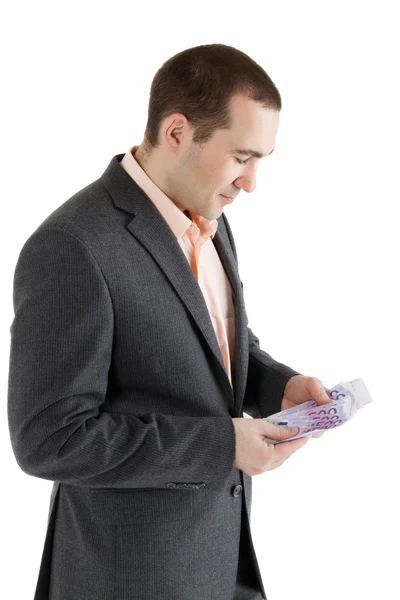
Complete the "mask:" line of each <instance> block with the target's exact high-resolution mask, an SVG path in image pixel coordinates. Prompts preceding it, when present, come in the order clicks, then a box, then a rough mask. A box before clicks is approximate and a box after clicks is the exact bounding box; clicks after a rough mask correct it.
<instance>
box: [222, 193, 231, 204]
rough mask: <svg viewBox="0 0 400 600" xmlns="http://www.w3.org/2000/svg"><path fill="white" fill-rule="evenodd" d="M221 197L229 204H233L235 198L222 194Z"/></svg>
mask: <svg viewBox="0 0 400 600" xmlns="http://www.w3.org/2000/svg"><path fill="white" fill-rule="evenodd" d="M220 196H222V197H223V198H225V200H227V201H228V202H233V201H234V198H230V197H229V196H224V194H220Z"/></svg>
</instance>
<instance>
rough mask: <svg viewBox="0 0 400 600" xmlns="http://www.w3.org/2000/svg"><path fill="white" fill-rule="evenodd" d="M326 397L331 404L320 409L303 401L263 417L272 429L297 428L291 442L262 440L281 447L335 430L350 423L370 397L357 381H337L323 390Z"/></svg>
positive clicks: (287, 439)
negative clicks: (287, 443)
mask: <svg viewBox="0 0 400 600" xmlns="http://www.w3.org/2000/svg"><path fill="white" fill-rule="evenodd" d="M327 394H328V396H329V397H330V398H332V402H329V403H327V404H324V405H321V404H317V403H316V402H315V401H314V400H307V401H306V402H303V403H302V404H299V405H298V406H295V407H294V408H288V409H287V410H282V411H281V412H279V413H275V414H274V415H270V416H269V417H264V420H265V421H268V422H269V423H273V424H274V425H281V426H283V427H298V428H299V432H298V434H297V435H295V436H293V437H291V438H286V439H285V440H280V441H277V440H271V439H270V438H267V437H264V440H265V441H266V442H267V443H268V444H281V443H282V442H287V441H289V440H296V439H297V438H301V437H304V436H307V435H311V434H312V433H315V432H317V431H326V430H327V429H333V427H339V426H340V425H343V424H344V423H346V422H347V421H348V420H349V419H351V417H353V416H354V415H355V413H356V412H357V410H358V409H359V408H362V407H363V406H364V405H365V404H369V403H370V402H372V398H371V395H370V393H369V391H368V389H367V386H366V385H365V383H364V381H363V379H362V378H361V377H358V379H352V380H351V381H341V382H340V383H338V384H337V385H335V386H334V387H333V388H331V389H330V390H327Z"/></svg>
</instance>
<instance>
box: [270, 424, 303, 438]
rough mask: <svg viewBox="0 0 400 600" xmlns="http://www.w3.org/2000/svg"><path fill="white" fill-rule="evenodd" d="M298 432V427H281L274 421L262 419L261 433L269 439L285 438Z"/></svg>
mask: <svg viewBox="0 0 400 600" xmlns="http://www.w3.org/2000/svg"><path fill="white" fill-rule="evenodd" d="M298 433H299V428H298V427H282V426H281V425H275V424H274V423H269V422H268V421H264V427H263V434H264V435H265V436H266V437H269V438H270V439H271V440H278V441H280V440H285V439H287V438H291V437H294V436H295V435H297V434H298Z"/></svg>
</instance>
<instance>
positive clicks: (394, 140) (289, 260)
mask: <svg viewBox="0 0 400 600" xmlns="http://www.w3.org/2000/svg"><path fill="white" fill-rule="evenodd" d="M396 4H397V3H396V2H388V1H386V2H385V1H381V2H379V3H378V2H365V1H362V2H361V1H360V2H355V1H349V0H347V1H341V2H338V1H336V2H332V3H327V2H317V1H314V2H311V1H304V0H303V1H302V2H297V1H291V2H287V1H286V2H285V1H281V2H267V1H262V2H261V1H259V2H251V3H246V2H232V1H230V2H222V1H221V2H219V3H217V2H213V3H210V4H201V3H196V4H193V5H191V4H190V3H188V2H174V1H172V2H167V3H161V2H160V3H159V4H157V3H138V4H136V3H134V2H133V1H131V2H112V3H111V2H109V3H100V2H80V3H79V4H78V3H73V2H72V3H71V2H68V3H67V2H65V3H61V2H32V3H31V2H15V3H8V7H7V10H6V11H4V9H3V10H2V18H1V22H2V25H1V30H2V31H1V34H2V35H1V36H0V39H1V46H2V48H1V50H2V52H1V56H2V63H3V64H2V67H3V68H2V71H3V76H2V80H3V92H2V98H1V103H2V108H1V130H2V136H1V137H2V143H1V163H2V200H3V202H2V211H3V213H2V215H3V218H2V235H1V243H2V262H3V266H2V273H3V276H2V281H3V290H2V311H1V326H2V337H1V339H2V345H1V352H2V361H1V383H2V385H3V394H2V396H3V418H2V419H1V427H2V431H1V438H0V439H1V456H2V472H3V479H2V494H1V496H2V510H1V515H2V523H1V531H2V535H1V546H2V548H1V550H2V553H3V560H2V564H3V567H6V569H5V571H4V572H3V575H2V583H1V586H2V595H3V596H4V598H7V600H21V599H28V598H33V593H34V589H35V586H36V580H37V575H38V570H39V563H40V559H41V553H42V549H43V543H44V535H45V529H46V524H47V516H48V507H49V498H50V491H51V486H52V482H49V481H45V480H41V479H38V478H34V477H29V476H27V475H26V474H25V473H23V472H22V471H21V470H20V469H19V467H18V465H17V463H16V462H15V459H14V455H13V453H12V449H11V445H10V440H9V434H8V428H7V413H6V396H7V373H8V354H9V341H10V338H9V328H10V325H11V322H12V319H13V306H12V278H13V273H14V267H15V263H16V260H17V256H18V253H19V251H20V249H21V247H22V245H23V243H24V242H25V240H26V239H27V237H28V236H29V235H30V234H31V233H32V232H33V231H34V229H36V227H37V226H38V225H39V224H40V223H41V222H42V221H43V220H44V219H45V218H46V217H47V216H48V214H49V213H50V212H52V211H53V210H54V209H55V208H56V207H57V206H59V205H60V204H62V203H63V202H64V201H65V200H67V199H68V198H69V197H70V196H71V195H72V194H74V193H75V192H76V191H78V190H79V189H81V188H82V187H84V186H86V185H87V184H88V183H90V182H91V181H93V180H95V179H97V178H98V177H99V176H100V175H101V173H103V171H104V170H105V168H106V167H107V165H108V163H109V161H110V160H111V157H112V156H113V155H115V154H118V153H122V152H126V151H127V150H128V148H129V147H131V146H132V145H133V144H139V143H140V142H141V141H142V139H143V133H144V128H145V123H146V119H147V102H148V94H149V90H150V84H151V80H152V78H153V76H154V74H155V72H156V70H157V69H158V68H159V67H160V66H161V64H162V63H163V62H164V61H165V60H167V58H169V57H170V56H172V55H174V54H175V53H177V52H179V51H181V50H183V49H185V48H188V47H192V46H196V45H200V44H206V43H224V44H228V45H232V46H235V47H237V48H238V49H240V50H242V51H244V52H246V53H247V54H249V55H250V56H251V57H252V58H253V59H255V60H256V61H257V62H258V63H259V64H261V66H263V68H264V69H265V70H266V71H267V73H268V74H269V75H270V76H271V78H272V79H273V81H274V83H275V84H276V85H277V87H278V89H279V91H280V93H281V96H282V102H283V108H282V111H281V125H280V129H279V132H278V137H277V144H276V150H275V152H274V153H273V154H272V155H271V156H270V157H268V158H265V159H264V160H262V161H260V164H259V168H258V177H257V188H256V190H255V192H254V193H252V194H251V195H250V194H247V193H246V192H244V191H242V192H241V193H240V195H239V197H238V198H237V200H236V201H235V202H234V204H233V205H230V206H227V207H226V208H225V212H226V215H227V216H228V218H229V221H230V223H231V226H232V229H233V232H234V235H235V240H236V244H237V249H238V254H239V267H240V274H241V279H242V281H243V283H244V292H245V299H246V307H247V313H248V316H249V325H250V327H251V328H252V329H253V331H254V333H255V334H256V335H257V336H258V337H259V338H260V343H261V347H262V348H263V349H264V350H266V351H267V352H269V353H270V354H272V356H273V357H274V358H275V359H277V360H279V361H281V362H284V363H285V364H287V365H290V366H291V367H293V368H294V369H296V370H298V371H299V372H301V373H303V374H305V375H313V376H316V377H318V378H320V379H321V380H322V381H323V383H324V385H325V386H326V387H332V386H333V385H334V384H336V383H338V382H339V381H342V380H344V381H345V380H347V379H353V378H356V377H363V379H364V381H365V383H366V384H367V386H368V389H369V390H370V393H371V395H372V397H373V400H374V402H373V403H372V404H370V405H368V406H366V407H364V408H363V409H362V410H361V411H360V412H359V413H358V414H357V415H356V416H355V417H354V419H353V420H351V421H350V422H349V423H347V424H346V425H344V426H343V427H341V428H338V429H336V430H334V431H330V432H327V433H325V434H324V435H323V436H322V438H320V439H311V440H310V441H309V442H308V443H307V445H306V446H305V447H304V448H302V449H301V450H299V451H298V452H297V453H296V454H295V455H293V456H292V457H291V458H290V459H289V460H288V461H287V462H286V463H285V464H284V465H283V466H282V467H280V468H278V469H276V470H274V471H271V472H266V473H264V474H262V475H258V476H255V477H253V510H252V515H251V519H252V521H251V525H252V531H253V539H254V544H255V547H256V552H257V556H258V560H259V564H260V569H261V571H262V575H263V580H264V585H265V588H266V592H267V596H268V600H293V598H296V600H305V599H307V600H314V599H315V600H321V598H323V599H324V600H331V599H332V600H337V599H338V598H340V599H341V600H350V599H351V600H353V599H354V598H362V599H363V600H370V599H371V600H372V599H374V600H375V599H376V598H385V600H389V599H392V598H399V597H400V591H399V584H398V572H397V570H398V560H399V550H398V544H399V534H400V527H399V516H398V511H399V505H400V496H399V492H398V473H399V470H398V463H399V454H400V453H399V444H398V423H399V417H400V410H399V386H398V373H399V365H398V363H399V358H400V353H399V342H398V340H399V334H400V327H399V316H398V308H399V300H400V296H399V283H398V279H399V277H398V273H399V267H398V263H399V250H400V248H399V235H398V224H399V221H398V206H397V205H398V204H399V200H400V195H399V177H398V170H399V133H400V127H399V106H400V94H399V76H398V56H399V50H400V47H399V41H398V40H399V38H398V30H399V22H398V19H397V18H396V17H395V15H396V14H397V13H396V8H397V7H396ZM4 553H5V554H4ZM77 600H78V599H77ZM188 600H190V599H188ZM227 600H230V599H227Z"/></svg>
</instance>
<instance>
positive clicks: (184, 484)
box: [176, 483, 187, 488]
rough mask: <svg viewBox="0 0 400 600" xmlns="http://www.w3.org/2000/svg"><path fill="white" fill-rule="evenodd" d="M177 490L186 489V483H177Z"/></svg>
mask: <svg viewBox="0 0 400 600" xmlns="http://www.w3.org/2000/svg"><path fill="white" fill-rule="evenodd" d="M176 487H177V488H185V487H187V484H186V483H178V485H177V486H176Z"/></svg>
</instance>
